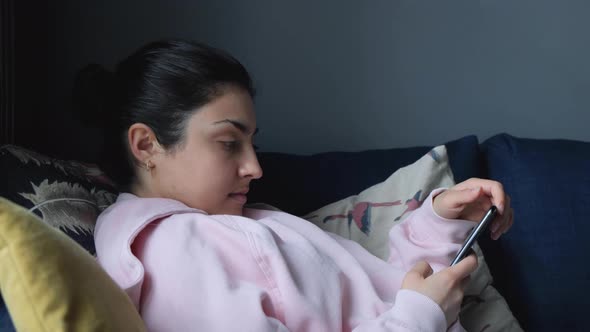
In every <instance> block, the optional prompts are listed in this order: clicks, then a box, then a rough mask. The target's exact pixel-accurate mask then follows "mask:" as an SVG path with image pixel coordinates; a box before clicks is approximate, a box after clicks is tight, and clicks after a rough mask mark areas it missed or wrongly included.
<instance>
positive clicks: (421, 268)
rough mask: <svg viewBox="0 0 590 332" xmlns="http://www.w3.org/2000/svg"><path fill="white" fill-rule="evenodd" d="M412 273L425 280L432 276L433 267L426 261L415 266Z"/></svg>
mask: <svg viewBox="0 0 590 332" xmlns="http://www.w3.org/2000/svg"><path fill="white" fill-rule="evenodd" d="M410 272H414V273H415V274H418V275H420V276H421V277H422V278H424V279H425V278H428V277H430V276H431V275H432V267H431V266H430V264H428V263H427V262H426V261H420V262H418V263H416V265H414V267H413V268H412V269H411V270H410Z"/></svg>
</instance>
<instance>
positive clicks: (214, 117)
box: [189, 88, 256, 128]
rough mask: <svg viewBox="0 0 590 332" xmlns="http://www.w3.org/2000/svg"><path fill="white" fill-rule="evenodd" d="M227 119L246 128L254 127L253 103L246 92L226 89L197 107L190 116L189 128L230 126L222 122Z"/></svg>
mask: <svg viewBox="0 0 590 332" xmlns="http://www.w3.org/2000/svg"><path fill="white" fill-rule="evenodd" d="M228 119H229V120H234V121H238V122H240V123H243V124H244V125H246V126H247V127H248V128H254V127H256V114H255V113H254V102H253V101H252V97H250V95H249V94H248V93H247V92H246V91H244V90H242V89H237V88H228V89H226V90H225V91H224V93H223V94H222V95H220V96H219V97H217V98H215V99H213V100H212V101H210V102H209V103H207V104H205V105H203V106H201V107H199V108H198V109H197V111H196V112H195V113H194V114H193V115H192V116H191V119H190V124H189V126H190V127H193V126H196V127H200V128H207V127H223V126H224V125H226V124H228V125H229V124H230V123H227V122H222V121H224V120H228Z"/></svg>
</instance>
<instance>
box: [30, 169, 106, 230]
mask: <svg viewBox="0 0 590 332" xmlns="http://www.w3.org/2000/svg"><path fill="white" fill-rule="evenodd" d="M31 185H32V186H33V191H34V192H33V193H19V194H20V195H21V196H22V197H24V198H26V199H28V200H29V201H31V202H32V203H33V204H34V206H33V207H32V208H30V209H29V211H32V212H35V211H36V210H38V211H40V212H41V218H42V219H43V221H44V222H46V223H47V224H49V225H50V226H52V227H56V228H61V229H65V230H69V231H72V232H74V233H76V234H79V232H85V233H88V234H91V233H92V231H93V230H94V224H95V222H96V218H97V217H98V215H99V213H100V212H101V211H102V210H104V209H105V208H106V207H108V206H109V205H110V204H112V203H113V202H114V200H115V198H116V196H115V195H114V194H112V193H109V192H107V191H104V190H98V191H96V190H95V189H94V188H93V189H92V190H90V191H89V190H87V189H86V188H84V187H82V186H81V185H79V184H77V183H75V184H70V183H68V182H58V181H55V182H53V183H49V180H47V179H46V180H44V181H43V182H41V183H40V184H39V186H36V185H35V184H34V183H31Z"/></svg>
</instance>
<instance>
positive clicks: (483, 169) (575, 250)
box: [250, 134, 590, 331]
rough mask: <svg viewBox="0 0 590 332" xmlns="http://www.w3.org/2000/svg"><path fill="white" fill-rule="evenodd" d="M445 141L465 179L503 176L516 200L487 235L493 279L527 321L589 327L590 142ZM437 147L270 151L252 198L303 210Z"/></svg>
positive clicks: (538, 327)
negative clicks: (497, 231) (506, 220)
mask: <svg viewBox="0 0 590 332" xmlns="http://www.w3.org/2000/svg"><path fill="white" fill-rule="evenodd" d="M446 146H447V150H448V154H449V162H450V164H451V168H452V170H453V174H454V176H455V181H456V182H460V181H463V180H466V179H468V178H470V177H482V178H490V179H494V180H497V181H500V182H501V183H502V184H504V187H505V190H506V192H507V193H508V194H509V195H510V196H511V198H512V206H513V207H514V211H515V215H514V220H515V223H514V226H513V227H512V229H511V231H510V232H508V233H507V234H505V235H504V236H503V237H502V238H501V239H500V240H498V241H492V240H490V239H489V237H488V236H485V237H484V239H482V240H481V241H480V245H481V247H482V250H483V251H484V255H485V258H486V261H487V262H488V265H489V267H490V270H491V273H492V276H493V277H494V286H495V287H496V288H497V289H498V291H499V292H500V293H501V294H502V295H503V296H504V297H505V298H506V300H507V302H508V304H509V306H510V309H511V310H512V312H513V313H514V315H515V317H516V318H517V320H518V321H519V323H520V324H521V326H522V328H523V329H524V330H525V331H589V330H590V327H588V326H589V325H590V324H588V323H586V321H585V318H586V317H585V314H587V313H588V312H589V311H590V266H589V265H588V258H589V255H590V243H589V241H588V240H587V239H586V238H587V234H588V233H589V232H590V143H587V142H579V141H570V140H538V139H524V138H517V137H513V136H510V135H507V134H500V135H496V136H494V137H491V138H489V139H487V140H485V141H484V142H481V144H480V143H479V142H478V139H477V138H476V137H475V136H468V137H464V138H461V139H458V140H455V141H452V142H448V143H446ZM430 148H431V147H414V148H405V149H389V150H373V151H364V152H329V153H322V154H317V155H312V156H295V155H290V154H281V153H263V154H261V155H260V162H261V164H262V167H263V169H264V172H265V173H264V177H263V178H262V179H261V180H259V181H258V183H256V184H255V185H253V188H252V195H251V197H250V199H252V200H253V201H261V202H266V203H269V204H271V205H274V206H278V207H281V208H282V209H284V210H287V211H289V212H291V213H294V214H298V215H303V214H305V213H307V212H310V211H313V210H315V209H317V208H319V207H321V206H324V205H326V204H328V203H330V202H334V201H336V200H339V199H342V198H345V197H347V196H349V195H354V194H357V193H359V192H361V191H362V190H363V189H365V188H367V187H369V186H370V185H373V184H376V183H379V182H381V181H383V180H385V179H386V178H387V177H388V176H389V175H390V174H391V173H392V172H393V170H395V169H398V168H400V167H402V166H405V165H408V164H410V163H412V162H414V161H415V160H417V159H418V158H419V157H420V156H422V155H423V154H425V153H426V152H427V151H428V150H429V149H430ZM342 165H346V166H345V167H343V166H342Z"/></svg>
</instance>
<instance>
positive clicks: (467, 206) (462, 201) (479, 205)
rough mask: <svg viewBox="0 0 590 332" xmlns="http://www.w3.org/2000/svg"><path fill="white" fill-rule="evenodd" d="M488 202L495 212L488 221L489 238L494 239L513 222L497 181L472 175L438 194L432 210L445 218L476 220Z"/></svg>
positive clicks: (481, 216)
mask: <svg viewBox="0 0 590 332" xmlns="http://www.w3.org/2000/svg"><path fill="white" fill-rule="evenodd" d="M492 205H495V206H496V207H497V208H498V215H496V218H495V219H494V221H493V222H492V224H491V225H490V231H491V236H492V239H494V240H497V239H498V238H500V236H501V235H502V234H504V233H506V232H507V231H508V229H510V227H512V224H513V223H514V211H513V210H512V208H511V207H510V196H508V195H507V194H506V193H505V192H504V187H503V186H502V184H501V183H500V182H497V181H492V180H484V179H477V178H472V179H469V180H467V181H464V182H461V183H459V184H457V185H456V186H454V187H452V188H450V189H448V190H445V191H443V192H441V193H440V194H438V195H437V196H436V197H435V198H434V201H433V202H432V207H433V208H434V211H435V212H436V214H438V215H439V216H441V217H443V218H447V219H457V218H458V219H464V220H471V221H475V222H479V221H480V220H481V218H483V216H484V214H485V213H486V212H487V211H488V210H489V209H490V207H491V206H492Z"/></svg>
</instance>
